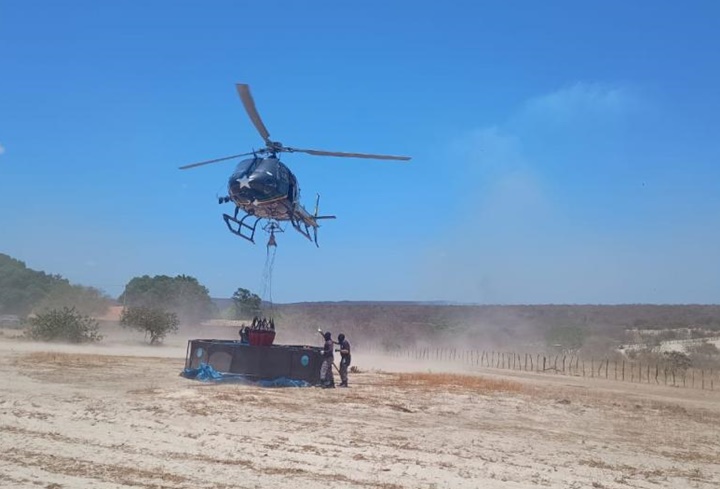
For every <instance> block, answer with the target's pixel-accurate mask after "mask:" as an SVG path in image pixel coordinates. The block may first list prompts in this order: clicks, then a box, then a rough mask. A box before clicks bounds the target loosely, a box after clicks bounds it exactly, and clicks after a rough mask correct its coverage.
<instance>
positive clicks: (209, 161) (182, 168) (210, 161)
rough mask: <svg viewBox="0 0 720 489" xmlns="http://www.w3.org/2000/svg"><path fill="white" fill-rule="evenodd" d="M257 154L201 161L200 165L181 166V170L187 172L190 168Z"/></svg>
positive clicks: (243, 154)
mask: <svg viewBox="0 0 720 489" xmlns="http://www.w3.org/2000/svg"><path fill="white" fill-rule="evenodd" d="M252 154H255V153H242V154H239V155H233V156H226V157H224V158H216V159H214V160H207V161H201V162H199V163H191V164H190V165H185V166H181V167H180V169H181V170H187V169H188V168H194V167H196V166H202V165H209V164H210V163H217V162H218V161H225V160H232V159H233V158H239V157H240V156H250V155H252Z"/></svg>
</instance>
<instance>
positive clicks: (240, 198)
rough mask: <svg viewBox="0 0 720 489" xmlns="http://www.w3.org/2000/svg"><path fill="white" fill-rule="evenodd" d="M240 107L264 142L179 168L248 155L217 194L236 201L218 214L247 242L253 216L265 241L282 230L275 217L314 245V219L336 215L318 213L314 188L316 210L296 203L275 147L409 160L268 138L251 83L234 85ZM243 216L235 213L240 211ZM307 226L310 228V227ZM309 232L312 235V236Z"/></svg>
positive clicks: (294, 186)
mask: <svg viewBox="0 0 720 489" xmlns="http://www.w3.org/2000/svg"><path fill="white" fill-rule="evenodd" d="M235 87H236V89H237V93H238V95H239V96H240V100H241V101H242V104H243V106H244V107H245V111H246V112H247V114H248V116H249V117H250V121H251V122H252V124H253V125H254V126H255V129H257V131H258V133H259V134H260V136H261V137H262V138H263V140H264V141H265V147H264V148H261V149H258V150H254V151H251V152H249V153H241V154H237V155H232V156H226V157H223V158H215V159H212V160H206V161H200V162H198V163H192V164H189V165H185V166H181V167H180V169H181V170H186V169H188V168H194V167H198V166H202V165H209V164H211V163H219V162H221V161H227V160H232V159H236V158H242V157H244V156H251V158H247V159H244V160H242V161H240V162H239V163H238V164H237V166H236V167H235V170H234V171H233V172H232V174H231V175H230V177H229V178H228V183H227V193H228V194H227V195H226V196H224V197H219V198H218V203H219V204H227V203H230V202H232V203H233V204H234V205H235V211H234V213H233V215H232V216H231V215H229V214H223V219H224V220H225V224H226V225H227V227H228V230H229V231H230V232H231V233H233V234H235V235H237V236H240V237H241V238H244V239H246V240H248V241H250V242H251V243H253V244H254V243H255V232H256V230H257V226H258V222H260V221H261V220H262V219H266V220H267V221H268V223H267V224H266V225H265V226H263V229H264V230H265V231H267V232H269V233H270V240H269V242H268V246H276V241H275V232H282V231H283V228H282V227H281V225H280V222H283V221H289V222H290V223H291V224H292V226H293V228H295V230H297V231H298V232H299V233H300V234H302V235H303V236H305V237H306V238H307V239H309V240H310V241H314V242H315V246H318V247H319V245H318V241H317V230H318V227H319V226H320V225H319V223H318V221H320V220H324V219H335V218H336V216H329V215H328V216H321V215H318V210H319V205H320V194H317V198H316V201H315V211H314V213H312V214H311V213H310V212H309V211H308V210H307V209H305V207H303V206H302V205H301V203H300V187H299V185H298V180H297V178H296V177H295V175H294V174H293V172H292V171H290V168H288V166H287V165H285V163H283V162H282V161H280V156H279V155H280V153H305V154H309V155H313V156H337V157H344V158H368V159H377V160H400V161H408V160H410V159H411V158H410V157H409V156H390V155H377V154H365V153H345V152H337V151H322V150H316V149H299V148H293V147H289V146H284V145H283V144H282V143H280V142H278V141H273V140H271V139H270V133H269V132H268V130H267V128H266V127H265V124H264V123H263V121H262V119H261V118H260V114H259V113H258V111H257V108H256V107H255V101H254V100H253V97H252V95H251V93H250V87H249V85H247V84H244V83H238V84H236V85H235ZM241 212H243V213H244V216H242V217H241V218H240V219H238V216H239V214H240V213H241ZM311 230H312V231H311ZM311 232H312V236H311Z"/></svg>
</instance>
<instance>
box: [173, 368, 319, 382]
mask: <svg viewBox="0 0 720 489" xmlns="http://www.w3.org/2000/svg"><path fill="white" fill-rule="evenodd" d="M180 375H182V376H183V377H185V378H186V379H194V380H199V381H201V382H218V383H219V382H223V383H228V382H229V383H235V384H247V385H257V386H260V387H312V384H310V383H309V382H306V381H304V380H295V379H288V378H286V377H278V378H276V379H253V378H250V377H247V376H246V375H243V374H231V373H227V372H218V371H217V370H215V369H214V368H213V367H212V365H209V364H207V363H201V364H200V366H199V367H198V368H186V369H183V371H182V372H181V373H180Z"/></svg>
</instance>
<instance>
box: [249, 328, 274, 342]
mask: <svg viewBox="0 0 720 489" xmlns="http://www.w3.org/2000/svg"><path fill="white" fill-rule="evenodd" d="M273 341H275V331H272V330H267V329H251V330H250V332H249V333H248V342H250V345H251V346H271V345H272V344H273Z"/></svg>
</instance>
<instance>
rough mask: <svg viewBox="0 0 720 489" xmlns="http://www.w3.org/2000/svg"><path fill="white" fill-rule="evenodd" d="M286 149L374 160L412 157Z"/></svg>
mask: <svg viewBox="0 0 720 489" xmlns="http://www.w3.org/2000/svg"><path fill="white" fill-rule="evenodd" d="M283 149H284V150H285V151H288V152H291V153H294V152H297V153H307V154H309V155H315V156H340V157H343V158H368V159H372V160H401V161H407V160H409V159H410V157H409V156H390V155H372V154H365V153H343V152H339V151H321V150H317V149H298V148H283Z"/></svg>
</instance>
